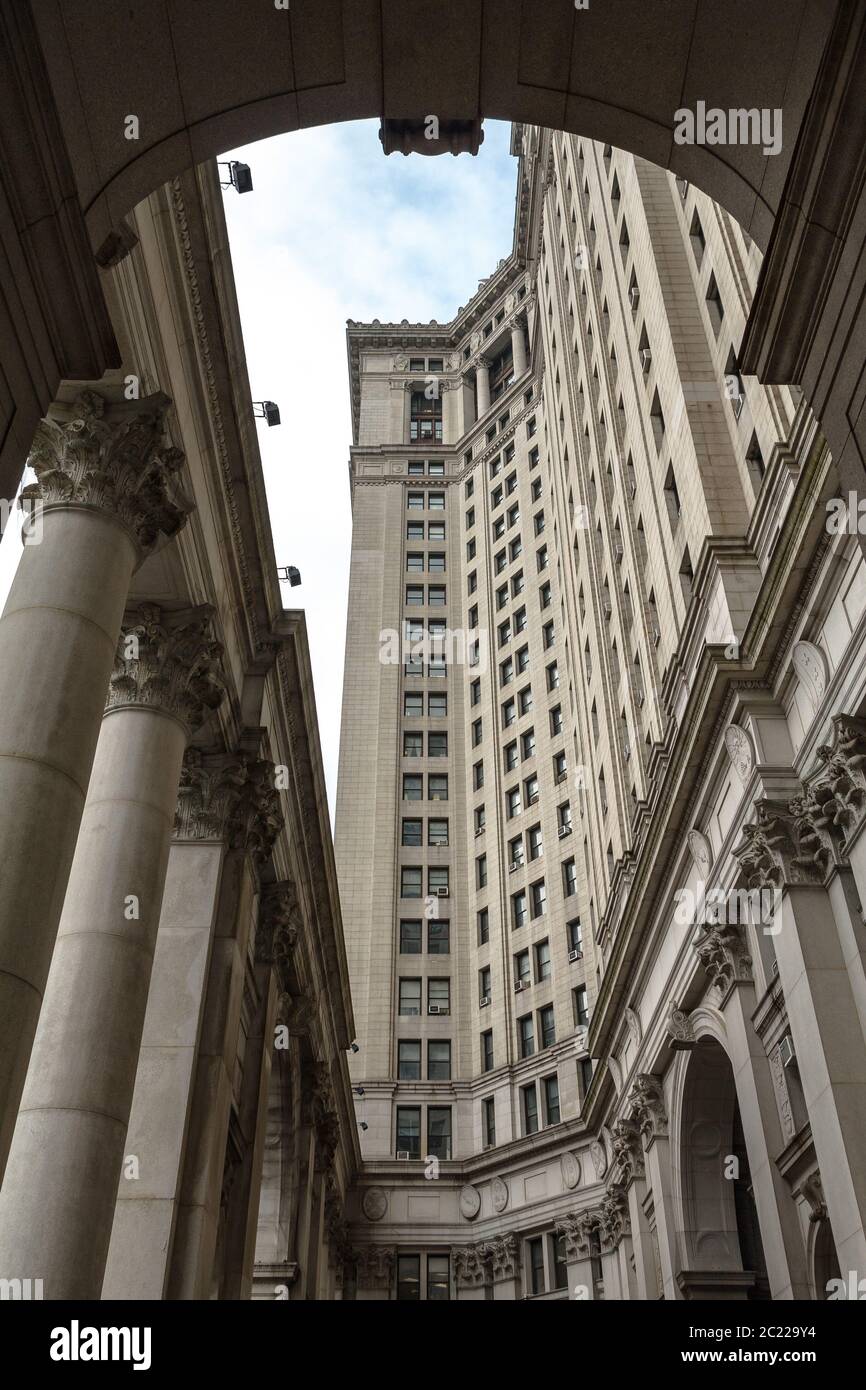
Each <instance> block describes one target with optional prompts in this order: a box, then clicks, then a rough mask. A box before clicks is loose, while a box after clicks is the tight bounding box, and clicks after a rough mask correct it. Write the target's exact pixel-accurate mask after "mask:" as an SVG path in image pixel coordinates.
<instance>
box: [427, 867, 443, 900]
mask: <svg viewBox="0 0 866 1390" xmlns="http://www.w3.org/2000/svg"><path fill="white" fill-rule="evenodd" d="M440 889H441V890H442V891H441V892H440V891H439V890H440ZM427 891H428V893H429V894H430V895H431V897H434V898H435V897H440V898H447V897H448V869H447V867H443V866H439V867H433V866H431V867H430V868H429V869H428V870H427Z"/></svg>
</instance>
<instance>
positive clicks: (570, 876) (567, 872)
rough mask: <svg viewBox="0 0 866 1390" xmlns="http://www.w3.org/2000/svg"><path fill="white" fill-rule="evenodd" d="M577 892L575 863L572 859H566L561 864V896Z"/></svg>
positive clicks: (568, 895) (569, 896) (572, 894)
mask: <svg viewBox="0 0 866 1390" xmlns="http://www.w3.org/2000/svg"><path fill="white" fill-rule="evenodd" d="M576 892H577V865H576V864H575V862H574V860H573V859H566V861H565V863H564V864H563V866H562V893H563V897H566V898H571V897H573V896H574V894H575V893H576Z"/></svg>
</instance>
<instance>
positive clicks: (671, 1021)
mask: <svg viewBox="0 0 866 1390" xmlns="http://www.w3.org/2000/svg"><path fill="white" fill-rule="evenodd" d="M667 1028H668V1037H669V1039H670V1046H671V1048H672V1049H673V1051H674V1052H690V1051H691V1050H692V1048H693V1047H697V1045H698V1040H697V1038H696V1037H695V1030H694V1025H693V1024H692V1021H691V1019H690V1018H689V1015H688V1014H687V1013H686V1011H685V1009H681V1008H680V1007H679V1005H678V1004H677V1002H676V1000H675V999H672V1000H671V1010H670V1013H669V1014H668V1024H667Z"/></svg>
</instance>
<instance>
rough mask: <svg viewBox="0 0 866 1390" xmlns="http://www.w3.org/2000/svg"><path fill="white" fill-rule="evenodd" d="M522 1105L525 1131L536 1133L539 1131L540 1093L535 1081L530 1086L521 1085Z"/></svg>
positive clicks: (525, 1132)
mask: <svg viewBox="0 0 866 1390" xmlns="http://www.w3.org/2000/svg"><path fill="white" fill-rule="evenodd" d="M520 1107H521V1109H522V1111H523V1133H524V1134H536V1133H537V1132H538V1095H537V1093H536V1090H535V1082H534V1081H533V1082H532V1084H531V1085H530V1086H521V1088H520Z"/></svg>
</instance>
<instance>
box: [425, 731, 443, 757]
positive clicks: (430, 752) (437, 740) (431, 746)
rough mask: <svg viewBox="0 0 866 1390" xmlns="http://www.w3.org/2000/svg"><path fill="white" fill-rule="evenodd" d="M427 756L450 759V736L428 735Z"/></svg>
mask: <svg viewBox="0 0 866 1390" xmlns="http://www.w3.org/2000/svg"><path fill="white" fill-rule="evenodd" d="M427 756H428V758H447V757H448V735H447V734H428V735H427Z"/></svg>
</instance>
